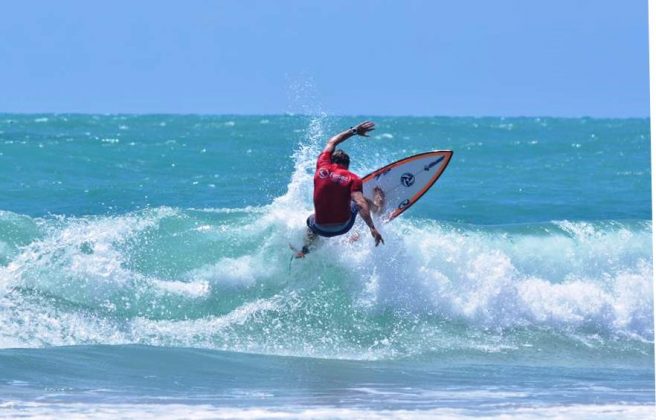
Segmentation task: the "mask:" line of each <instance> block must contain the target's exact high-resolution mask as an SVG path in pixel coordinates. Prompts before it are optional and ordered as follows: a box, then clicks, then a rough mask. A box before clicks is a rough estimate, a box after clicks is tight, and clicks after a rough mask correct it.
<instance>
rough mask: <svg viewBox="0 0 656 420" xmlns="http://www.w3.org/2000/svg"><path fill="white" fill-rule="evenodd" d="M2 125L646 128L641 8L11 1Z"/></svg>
mask: <svg viewBox="0 0 656 420" xmlns="http://www.w3.org/2000/svg"><path fill="white" fill-rule="evenodd" d="M0 112H9V113H11V112H20V113H40V112H60V113H64V112H81V113H201V114H281V113H290V112H291V113H308V112H310V113H313V112H325V113H327V114H332V115H429V116H432V115H445V116H565V117H578V116H592V117H647V116H648V115H649V67H648V26H647V0H626V1H619V0H614V1H611V0H588V1H582V0H531V1H526V0H495V1H489V0H460V1H437V0H435V1H433V0H424V1H418V0H405V1H385V0H378V1H373V0H330V1H328V0H325V1H318V0H314V1H313V0H306V1H301V0H298V1H291V0H278V1H271V0H261V1H254V0H233V1H218V0H216V1H200V0H189V1H149V0H141V1H124V0H114V1H111V2H110V1H107V2H92V1H73V0H58V1H56V2H51V1H45V0H44V1H35V0H24V1H6V2H1V3H0Z"/></svg>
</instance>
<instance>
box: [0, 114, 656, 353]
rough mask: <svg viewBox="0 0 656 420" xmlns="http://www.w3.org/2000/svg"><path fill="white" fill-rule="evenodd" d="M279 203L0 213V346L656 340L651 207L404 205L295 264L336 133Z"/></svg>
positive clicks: (549, 344)
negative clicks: (603, 215)
mask: <svg viewBox="0 0 656 420" xmlns="http://www.w3.org/2000/svg"><path fill="white" fill-rule="evenodd" d="M321 124H322V122H321V119H317V120H313V122H312V124H311V125H310V126H309V129H308V133H307V137H308V139H310V141H308V142H307V143H306V145H304V146H299V148H298V149H297V150H296V151H295V153H294V161H295V169H294V172H293V174H292V176H291V181H290V183H289V185H288V189H287V192H286V193H285V194H283V195H282V196H280V197H278V198H276V199H274V200H273V202H272V203H271V204H269V205H266V206H260V207H246V208H242V209H239V208H234V209H226V208H223V209H182V208H171V207H159V208H152V209H146V210H140V211H134V212H128V213H123V214H115V215H105V216H78V217H68V216H48V217H29V216H25V215H20V214H16V213H11V212H6V211H5V212H0V347H1V348H7V347H42V346H51V345H73V344H149V345H166V346H191V347H202V348H212V349H221V350H230V351H240V352H257V353H266V354H280V355H302V356H312V357H325V358H351V359H388V358H399V357H401V358H402V357H414V356H418V355H419V356H421V355H425V354H431V353H444V352H456V353H457V352H513V351H545V352H551V354H557V353H558V352H560V351H562V349H563V348H566V349H569V350H571V351H588V350H590V349H595V350H598V351H602V352H609V353H613V352H618V351H619V352H622V351H630V352H637V353H641V354H647V353H649V352H651V351H652V350H651V347H652V346H651V344H650V343H653V336H654V328H653V294H652V288H653V285H652V276H653V268H652V245H651V244H652V242H651V238H652V224H651V222H650V221H644V220H643V221H640V220H634V221H630V220H625V221H565V220H561V221H553V222H547V223H538V224H526V225H505V226H477V225H467V224H458V223H452V222H440V221H437V220H429V219H417V218H412V217H411V216H410V217H402V218H399V219H398V220H395V221H394V222H393V223H389V224H387V225H384V226H382V228H381V230H382V234H383V236H384V237H385V239H386V245H385V246H382V247H378V248H375V247H373V242H372V240H371V239H370V238H369V237H368V233H367V232H366V229H365V227H364V225H363V224H361V223H359V224H356V227H355V228H354V229H355V233H359V234H360V238H361V239H360V240H357V241H353V242H351V241H349V238H341V239H332V240H325V241H323V242H321V244H320V246H319V247H318V249H317V250H316V252H314V253H312V254H310V255H309V256H308V257H307V258H306V259H304V260H302V261H291V262H290V254H291V253H290V250H289V248H288V244H289V242H292V243H296V244H299V243H300V241H301V240H302V237H303V233H304V226H305V223H304V222H305V218H306V217H307V215H308V214H309V213H310V212H311V207H312V206H311V196H312V190H311V188H312V168H313V166H314V158H315V156H316V154H317V151H318V139H319V138H321V137H322V129H321Z"/></svg>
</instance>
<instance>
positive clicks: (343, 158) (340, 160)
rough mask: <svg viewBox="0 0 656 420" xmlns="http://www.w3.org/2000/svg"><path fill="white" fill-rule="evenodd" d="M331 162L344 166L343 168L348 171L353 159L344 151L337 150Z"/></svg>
mask: <svg viewBox="0 0 656 420" xmlns="http://www.w3.org/2000/svg"><path fill="white" fill-rule="evenodd" d="M330 161H331V162H332V163H336V164H338V165H342V166H344V167H346V169H348V167H349V164H350V163H351V158H350V157H349V155H347V154H346V152H345V151H343V150H342V149H337V150H335V152H334V153H333V155H332V156H331V157H330Z"/></svg>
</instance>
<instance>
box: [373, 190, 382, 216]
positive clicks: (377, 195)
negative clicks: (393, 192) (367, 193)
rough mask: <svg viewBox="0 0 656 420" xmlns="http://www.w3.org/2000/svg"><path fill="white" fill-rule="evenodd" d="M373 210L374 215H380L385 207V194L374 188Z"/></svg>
mask: <svg viewBox="0 0 656 420" xmlns="http://www.w3.org/2000/svg"><path fill="white" fill-rule="evenodd" d="M373 204H374V208H373V209H372V210H373V212H374V213H380V212H381V211H383V208H384V207H385V193H384V192H383V190H381V189H380V187H375V188H374V201H373Z"/></svg>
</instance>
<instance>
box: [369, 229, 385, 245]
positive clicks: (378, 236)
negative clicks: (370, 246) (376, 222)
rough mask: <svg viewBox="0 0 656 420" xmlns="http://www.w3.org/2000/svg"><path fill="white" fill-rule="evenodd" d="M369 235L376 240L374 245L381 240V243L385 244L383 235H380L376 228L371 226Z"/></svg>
mask: <svg viewBox="0 0 656 420" xmlns="http://www.w3.org/2000/svg"><path fill="white" fill-rule="evenodd" d="M371 236H373V237H374V241H376V246H378V245H379V244H380V243H381V242H382V243H383V245H385V241H384V240H383V237H382V236H381V234H380V232H378V230H376V228H371Z"/></svg>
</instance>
